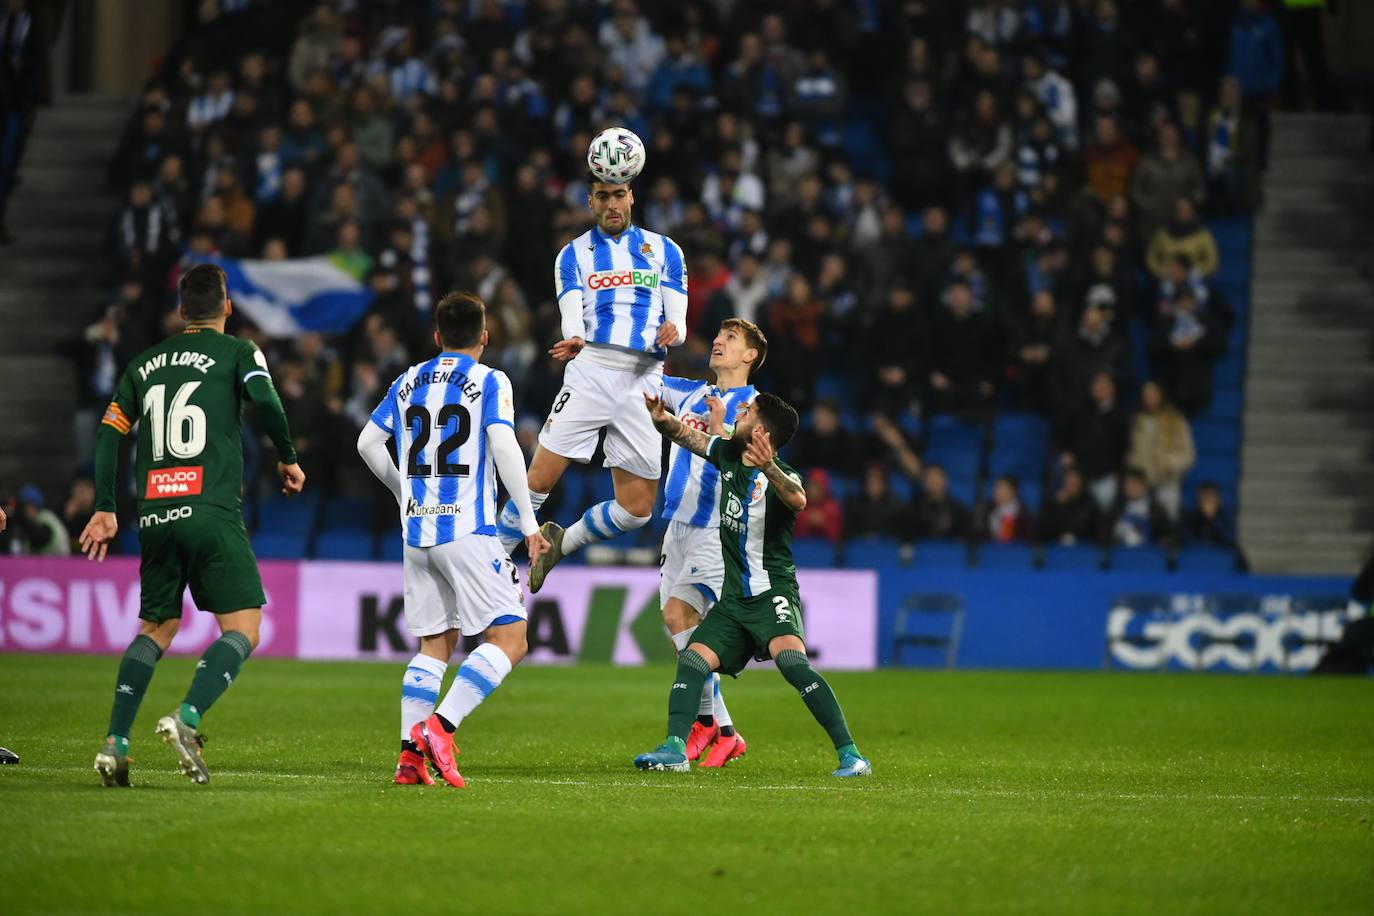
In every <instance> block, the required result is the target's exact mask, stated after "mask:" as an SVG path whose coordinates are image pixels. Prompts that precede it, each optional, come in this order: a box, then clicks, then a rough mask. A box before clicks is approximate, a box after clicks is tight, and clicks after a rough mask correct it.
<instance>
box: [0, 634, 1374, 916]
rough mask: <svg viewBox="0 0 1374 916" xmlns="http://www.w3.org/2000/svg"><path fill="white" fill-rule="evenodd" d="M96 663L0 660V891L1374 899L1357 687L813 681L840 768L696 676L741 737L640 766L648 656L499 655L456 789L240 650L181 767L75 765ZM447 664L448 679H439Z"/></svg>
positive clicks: (391, 906)
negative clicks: (838, 750) (694, 757)
mask: <svg viewBox="0 0 1374 916" xmlns="http://www.w3.org/2000/svg"><path fill="white" fill-rule="evenodd" d="M116 665H117V661H116V660H115V659H113V658H81V657H54V656H46V657H39V656H13V655H7V656H6V655H0V744H3V745H5V746H8V747H10V748H12V749H14V750H16V751H18V752H19V753H20V754H21V755H23V763H22V764H21V765H20V766H17V767H3V768H0V825H3V830H0V851H2V854H0V910H3V911H4V912H6V913H11V914H18V913H31V912H74V913H104V912H130V911H139V912H168V913H185V912H192V911H196V912H200V913H227V912H243V913H248V912H256V913H264V912H276V913H286V912H290V913H303V912H331V913H337V912H378V913H397V912H407V911H410V912H433V911H435V910H436V908H437V909H439V910H440V911H443V910H451V911H453V912H458V913H484V914H485V913H506V912H510V913H534V912H537V913H621V912H626V913H628V912H639V913H646V912H648V913H678V912H681V913H687V912H694V913H700V912H712V911H717V910H718V911H724V912H732V913H733V912H745V913H760V912H777V913H789V914H813V913H841V912H842V913H846V914H854V913H867V912H884V913H886V912H942V913H943V912H960V913H967V912H1009V911H1017V912H1028V911H1034V912H1053V913H1106V912H1112V913H1123V912H1141V913H1157V912H1197V913H1209V914H1210V913H1217V912H1246V913H1257V912H1273V913H1295V912H1305V913H1338V912H1350V913H1356V912H1362V913H1368V912H1370V910H1371V908H1374V684H1372V683H1371V682H1370V681H1368V680H1364V679H1356V680H1342V681H1329V680H1328V681H1313V680H1305V681H1304V680H1292V679H1282V678H1257V677H1220V676H1206V675H1195V676H1186V675H1185V676H1162V675H1123V674H1116V675H1106V674H1019V673H975V672H959V673H943V672H940V673H930V672H903V671H880V672H874V673H867V674H835V675H832V676H831V680H832V683H833V684H834V686H835V689H836V692H837V693H838V695H839V697H840V701H841V703H843V704H844V707H845V711H846V713H847V715H848V718H849V721H850V723H851V726H852V727H853V730H854V734H855V736H856V738H857V740H858V742H859V746H860V747H861V748H862V749H863V750H864V752H865V753H866V754H867V755H868V756H869V757H871V758H872V759H873V761H874V773H875V775H874V776H873V778H871V779H869V780H865V781H854V782H841V781H839V780H835V779H832V778H830V777H829V775H828V773H829V771H830V769H831V768H833V767H834V765H835V764H834V755H833V754H832V753H831V751H830V748H829V746H828V742H827V741H826V740H825V735H824V733H823V732H822V731H821V729H820V728H819V727H817V726H816V724H815V723H814V722H813V721H811V719H810V717H809V716H808V714H807V712H806V710H805V708H804V707H803V705H802V703H801V702H800V701H799V700H798V699H797V697H796V695H795V694H794V693H793V692H792V691H791V690H790V689H789V688H788V687H787V686H786V684H785V683H784V682H783V681H782V680H781V678H779V677H778V676H777V675H776V674H775V673H773V672H771V671H768V670H758V671H754V670H751V671H749V672H748V673H746V675H745V676H744V677H743V678H741V679H740V680H739V681H737V682H728V681H727V684H726V685H725V689H726V697H727V700H728V702H729V704H730V707H731V711H732V713H733V714H734V717H735V720H736V722H737V723H738V724H739V726H740V730H741V733H742V734H744V735H745V737H746V738H747V739H748V741H749V745H750V752H749V754H748V756H746V757H745V758H744V759H743V760H741V761H738V762H737V763H735V764H733V765H732V766H731V767H729V768H727V769H726V770H725V771H723V772H710V771H694V772H692V773H690V774H660V773H640V772H638V771H636V770H634V769H633V768H632V766H631V760H632V758H633V757H634V755H635V754H636V753H638V752H640V751H644V750H648V749H650V748H652V747H653V746H654V745H655V744H656V743H657V742H658V740H659V739H660V737H661V734H662V726H663V721H664V714H665V708H666V698H667V692H668V686H669V684H670V679H671V671H670V669H668V668H663V667H660V668H647V669H638V670H636V669H615V668H600V667H590V666H584V667H577V668H534V667H531V668H523V669H520V670H517V671H516V672H515V674H514V675H513V676H512V677H511V678H510V679H508V680H507V681H506V683H505V685H504V686H502V688H501V690H500V691H499V692H498V693H496V694H495V695H494V696H493V697H492V699H491V700H490V701H488V702H487V704H486V705H484V706H483V707H482V708H481V709H479V710H478V711H477V713H476V714H475V715H474V716H473V717H472V718H471V719H470V720H469V721H468V722H467V723H465V724H464V726H463V728H462V729H461V730H460V731H459V743H460V745H461V746H462V748H463V754H462V756H461V757H459V764H460V766H461V768H462V770H463V772H464V775H465V776H466V777H467V779H468V785H469V787H468V788H467V789H466V790H455V789H447V788H443V787H437V788H434V789H415V788H402V787H393V786H391V785H390V784H389V780H390V777H391V772H392V767H393V765H394V763H395V756H396V751H395V749H396V741H397V721H396V716H397V707H398V704H399V690H398V687H399V681H400V675H401V667H400V666H399V665H384V664H322V663H308V662H279V661H271V660H252V661H250V663H249V664H248V665H247V666H246V667H245V669H244V672H243V676H242V677H241V678H240V679H239V681H238V682H237V683H235V685H234V687H233V689H232V690H231V691H230V692H229V693H228V694H227V695H226V696H225V697H224V698H223V699H222V700H221V702H220V704H219V705H217V706H216V707H215V708H214V709H213V710H212V711H211V712H210V714H209V715H208V716H207V717H206V721H205V729H206V731H207V733H208V734H209V736H210V743H209V745H208V747H207V754H206V757H207V760H208V762H209V764H210V767H211V773H212V780H211V783H210V785H209V786H206V787H201V786H194V785H192V784H191V783H190V782H189V781H188V780H186V779H185V778H184V777H180V776H178V775H176V774H175V773H174V772H173V766H174V758H173V755H172V753H171V751H170V750H169V749H167V748H166V747H165V746H164V745H162V744H161V743H160V742H158V741H157V740H156V739H155V738H154V736H153V734H152V730H153V724H154V722H155V720H156V718H157V716H159V715H162V714H165V712H166V711H167V710H169V709H172V708H173V706H174V705H175V704H176V702H177V701H178V700H179V699H180V698H181V695H182V692H183V691H184V689H185V687H186V685H187V683H188V682H189V678H190V676H191V671H192V665H193V661H191V660H187V659H170V660H164V661H163V662H162V663H161V664H160V665H159V666H158V671H157V677H156V678H155V679H154V681H153V686H152V689H151V691H150V693H149V697H148V700H147V701H146V702H145V703H144V707H143V712H142V714H141V715H140V717H139V720H138V723H137V725H136V726H135V732H134V736H133V749H132V756H133V758H134V761H135V765H134V767H133V779H134V783H135V788H134V789H133V790H131V791H116V790H107V789H103V788H101V787H100V785H99V778H98V777H97V776H96V774H95V773H94V772H93V771H92V770H91V761H92V759H93V757H94V755H95V752H96V750H97V749H98V746H99V742H100V739H101V738H102V737H103V735H104V728H105V725H106V716H107V714H108V704H109V700H110V691H111V689H112V686H113V683H114V676H115V667H116ZM450 676H451V675H450Z"/></svg>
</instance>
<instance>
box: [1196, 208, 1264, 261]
mask: <svg viewBox="0 0 1374 916" xmlns="http://www.w3.org/2000/svg"><path fill="white" fill-rule="evenodd" d="M1207 226H1208V228H1209V229H1211V230H1212V237H1213V238H1215V239H1216V243H1217V250H1218V251H1220V252H1221V261H1222V264H1223V265H1225V264H1226V263H1228V262H1230V263H1236V264H1245V265H1248V264H1249V263H1250V240H1251V238H1252V236H1253V230H1252V228H1251V224H1250V218H1249V217H1246V216H1222V217H1216V218H1214V219H1209V220H1208V221H1207ZM1228 255H1230V257H1229V258H1228V257H1227V256H1228Z"/></svg>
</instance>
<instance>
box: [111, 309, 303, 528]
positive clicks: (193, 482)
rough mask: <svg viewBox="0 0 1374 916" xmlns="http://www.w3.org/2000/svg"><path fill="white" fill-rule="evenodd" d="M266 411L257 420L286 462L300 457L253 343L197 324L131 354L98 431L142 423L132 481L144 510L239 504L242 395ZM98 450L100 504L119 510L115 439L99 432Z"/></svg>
mask: <svg viewBox="0 0 1374 916" xmlns="http://www.w3.org/2000/svg"><path fill="white" fill-rule="evenodd" d="M249 400H251V401H254V402H255V403H258V404H261V405H262V407H263V408H264V409H263V410H261V411H260V418H261V420H262V422H261V425H262V427H263V429H264V431H265V432H267V433H268V434H269V435H270V436H271V437H272V440H273V443H274V444H275V445H276V447H277V452H278V455H279V456H280V458H281V460H282V461H284V462H285V463H287V464H293V463H295V461H296V454H295V449H294V448H292V446H291V438H290V435H289V434H288V433H287V428H286V417H285V414H284V413H283V412H282V407H281V401H280V399H279V398H278V397H277V392H276V389H275V388H274V387H273V385H272V377H271V375H269V374H268V372H267V360H266V359H265V358H264V357H263V355H262V351H261V350H259V349H258V348H257V346H255V345H254V344H253V343H251V342H250V341H247V340H241V339H239V338H237V337H230V336H228V335H227V334H221V333H220V332H218V331H216V330H213V329H209V328H192V329H188V330H186V331H184V332H182V333H181V334H177V335H174V336H172V337H170V338H168V339H167V340H165V341H163V342H162V343H160V344H157V345H156V346H153V347H150V348H148V349H147V350H145V351H143V352H142V353H140V354H139V355H138V356H137V357H135V358H134V360H133V362H132V363H130V364H129V367H128V368H127V369H125V370H124V375H123V376H122V377H121V378H120V380H119V385H118V387H117V388H116V389H115V395H114V400H113V401H111V402H110V406H109V407H108V408H106V410H105V416H104V417H103V418H102V420H101V423H102V431H103V428H104V427H110V429H112V430H113V431H114V432H116V433H118V434H119V435H120V436H125V435H128V433H129V431H130V430H131V429H132V428H133V426H134V424H135V423H137V424H138V464H137V470H136V476H135V485H136V487H137V491H138V508H139V512H140V513H142V512H146V511H149V510H154V509H157V508H158V507H160V506H173V505H184V504H193V505H209V506H219V507H222V508H225V509H231V510H234V511H236V512H237V511H241V509H242V496H241V494H242V489H243V443H242V441H241V439H240V437H239V428H240V426H241V424H242V421H243V409H244V404H245V402H246V401H249ZM99 438H100V443H101V444H102V445H103V446H104V447H103V448H98V449H97V456H96V469H97V473H96V477H97V481H96V508H97V509H99V510H105V511H113V509H114V477H115V468H114V464H115V458H116V454H115V453H116V452H117V448H115V447H114V444H115V443H116V442H117V441H118V439H117V437H114V436H108V435H102V436H101V437H99Z"/></svg>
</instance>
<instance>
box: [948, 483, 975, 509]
mask: <svg viewBox="0 0 1374 916" xmlns="http://www.w3.org/2000/svg"><path fill="white" fill-rule="evenodd" d="M949 495H950V496H953V497H954V498H955V499H957V500H958V501H959V502H961V503H963V504H964V507H965V508H967V509H972V508H973V506H974V504H975V503H977V502H978V480H977V478H975V477H971V476H964V475H959V476H955V475H953V474H951V475H949Z"/></svg>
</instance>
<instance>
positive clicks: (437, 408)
mask: <svg viewBox="0 0 1374 916" xmlns="http://www.w3.org/2000/svg"><path fill="white" fill-rule="evenodd" d="M372 422H373V423H375V424H377V426H379V427H380V428H381V429H383V430H385V431H386V432H387V433H388V434H390V435H391V436H393V437H394V439H395V446H396V466H397V467H398V468H400V471H401V526H402V528H403V529H404V531H403V533H404V535H405V541H406V544H408V545H410V546H411V547H437V546H438V545H440V544H447V543H449V542H450V541H456V540H458V539H459V538H462V537H466V536H467V535H469V534H489V535H495V534H496V473H495V464H494V461H493V459H492V454H491V449H489V448H488V447H487V432H486V430H487V427H488V426H490V425H492V424H493V423H504V424H506V425H507V426H510V427H512V428H514V426H515V405H514V402H513V400H512V396H511V387H510V380H509V379H507V378H506V376H505V374H504V373H503V372H501V371H500V370H497V369H493V368H491V367H490V366H484V365H482V364H481V363H479V362H477V361H476V360H474V359H472V357H470V356H466V355H464V354H462V353H440V354H439V355H438V356H436V357H434V358H433V359H430V360H427V361H426V362H423V363H418V364H417V365H414V366H411V367H410V368H409V369H407V370H406V371H405V372H402V373H401V374H400V376H399V377H397V379H396V381H394V382H392V383H391V388H390V389H389V390H388V391H387V393H386V396H385V397H384V398H382V402H381V403H380V404H378V405H377V409H376V410H374V411H372Z"/></svg>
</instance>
